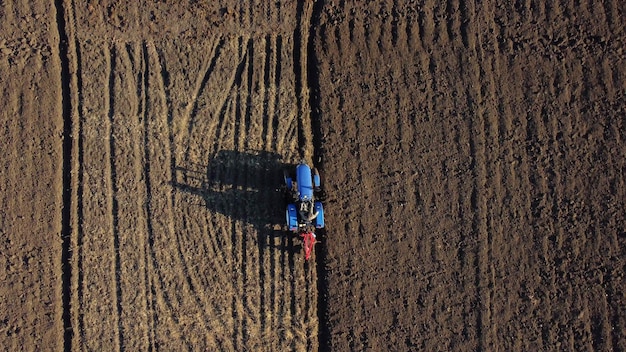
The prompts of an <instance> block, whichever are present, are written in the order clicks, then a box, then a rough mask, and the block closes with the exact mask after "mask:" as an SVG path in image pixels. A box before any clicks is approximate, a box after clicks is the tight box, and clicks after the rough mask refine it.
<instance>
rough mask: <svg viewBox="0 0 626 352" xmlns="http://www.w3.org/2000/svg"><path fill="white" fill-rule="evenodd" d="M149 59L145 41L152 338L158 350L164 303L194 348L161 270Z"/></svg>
mask: <svg viewBox="0 0 626 352" xmlns="http://www.w3.org/2000/svg"><path fill="white" fill-rule="evenodd" d="M149 58H150V55H149V52H148V46H147V45H146V44H145V43H144V44H143V45H142V61H143V65H144V75H143V77H144V81H143V91H145V95H144V101H145V105H144V106H145V110H144V116H143V162H144V170H143V174H144V180H145V181H144V183H145V194H146V202H145V209H144V211H145V219H146V221H145V222H146V230H147V235H148V241H147V250H146V251H147V252H148V253H149V255H148V256H146V257H147V258H148V257H149V258H150V259H147V260H148V261H149V263H148V264H149V265H146V271H147V273H148V275H149V276H148V278H147V281H148V282H150V292H151V295H152V302H148V306H149V307H152V309H153V311H154V315H153V322H152V323H153V331H154V333H153V336H154V337H153V339H154V340H155V343H154V345H153V346H154V348H155V349H159V347H160V344H159V337H158V330H157V322H158V321H159V318H158V309H157V308H158V305H159V304H164V305H165V306H166V308H167V312H168V313H169V316H170V318H171V319H172V321H173V322H174V324H175V327H176V328H178V329H179V334H178V335H179V336H180V339H181V340H182V343H183V344H184V346H185V347H186V349H187V350H188V351H192V350H193V346H192V344H191V342H190V341H189V340H188V339H187V338H186V337H185V335H184V334H182V333H181V331H180V328H179V326H180V320H179V318H178V317H177V316H176V315H175V314H174V312H175V311H177V309H175V308H174V303H173V299H172V297H170V294H168V290H167V285H166V282H165V278H164V275H163V273H162V272H161V270H160V264H159V260H158V252H157V249H156V241H157V237H156V231H155V220H154V219H155V216H154V214H155V213H154V208H156V207H155V205H153V199H156V198H155V197H153V194H152V190H153V188H152V187H153V186H152V185H153V180H152V177H153V176H152V170H151V165H152V161H151V159H152V155H151V141H152V140H153V139H155V138H158V134H156V135H154V136H153V134H152V126H151V122H152V123H154V122H153V121H151V114H150V112H149V111H150V106H151V105H150V104H151V100H150V99H149V98H148V97H149V96H150V94H149V91H150V90H149V87H150V84H149V79H150V76H151V75H152V70H151V67H150V63H151V60H149ZM151 273H154V274H155V275H156V277H154V278H153V277H152V274H151Z"/></svg>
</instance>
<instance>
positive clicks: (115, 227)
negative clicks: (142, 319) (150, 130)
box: [107, 44, 124, 351]
mask: <svg viewBox="0 0 626 352" xmlns="http://www.w3.org/2000/svg"><path fill="white" fill-rule="evenodd" d="M109 54H110V64H111V66H110V71H109V82H108V84H109V86H108V97H109V102H108V103H109V104H108V112H107V117H108V129H109V136H110V137H109V145H108V154H109V165H108V166H109V170H108V171H109V178H110V182H111V192H110V194H109V196H110V199H109V202H110V203H111V211H112V216H111V224H110V226H111V229H112V232H113V257H114V267H113V270H114V277H115V280H114V281H115V284H114V285H115V287H114V293H115V294H114V298H113V299H114V301H115V308H116V312H117V317H116V320H117V350H118V351H124V331H123V327H122V283H121V280H122V279H121V262H120V228H119V217H120V214H119V204H118V185H117V172H116V165H115V164H116V159H115V157H116V146H115V139H116V137H115V134H116V130H115V121H114V120H115V113H116V111H115V109H116V105H115V104H116V100H115V92H116V91H115V88H116V87H115V75H116V74H117V72H116V66H117V63H116V61H117V59H118V55H117V48H116V45H115V44H112V47H111V49H110V50H109Z"/></svg>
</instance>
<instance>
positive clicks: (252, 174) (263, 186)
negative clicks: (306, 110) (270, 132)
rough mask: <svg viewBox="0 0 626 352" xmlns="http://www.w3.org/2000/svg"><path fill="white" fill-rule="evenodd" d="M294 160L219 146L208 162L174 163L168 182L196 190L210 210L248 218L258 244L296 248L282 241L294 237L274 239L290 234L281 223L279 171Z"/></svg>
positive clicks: (183, 189) (184, 189)
mask: <svg viewBox="0 0 626 352" xmlns="http://www.w3.org/2000/svg"><path fill="white" fill-rule="evenodd" d="M295 166H296V165H295V164H288V163H284V162H282V161H281V156H280V155H279V154H276V153H272V152H266V151H247V152H240V151H234V150H220V151H219V152H218V153H216V154H215V155H214V156H213V157H212V158H211V159H210V160H209V162H208V164H207V165H200V164H191V165H185V166H176V167H175V170H174V172H175V174H174V175H173V180H172V183H171V184H172V186H173V187H174V188H175V189H176V190H178V191H181V192H185V193H189V194H192V195H195V196H198V197H199V198H200V199H201V200H202V205H203V206H205V207H207V208H208V209H209V210H210V211H212V212H217V213H221V214H224V215H226V216H228V217H229V218H231V219H233V220H236V221H243V222H245V223H248V224H251V225H252V226H253V227H254V228H255V229H256V230H257V233H258V234H259V235H258V236H259V238H258V240H259V244H260V246H262V247H263V248H265V247H270V248H277V249H279V250H280V251H284V252H288V253H289V254H296V253H299V252H300V251H301V246H300V245H291V246H288V247H287V246H286V243H293V241H288V242H285V241H276V240H275V239H276V238H282V237H283V236H291V233H289V232H288V231H286V229H285V226H284V223H285V219H284V209H285V205H286V203H285V199H284V197H285V192H284V188H283V171H284V170H291V169H293V168H295ZM276 242H278V243H279V244H274V243H276Z"/></svg>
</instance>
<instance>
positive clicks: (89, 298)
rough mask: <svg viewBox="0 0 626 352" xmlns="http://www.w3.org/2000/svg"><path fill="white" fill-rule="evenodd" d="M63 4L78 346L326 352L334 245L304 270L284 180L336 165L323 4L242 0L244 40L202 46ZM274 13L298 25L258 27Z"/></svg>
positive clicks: (68, 323) (229, 37)
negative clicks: (107, 23) (96, 26)
mask: <svg viewBox="0 0 626 352" xmlns="http://www.w3.org/2000/svg"><path fill="white" fill-rule="evenodd" d="M55 5H56V9H57V14H58V15H57V24H58V31H59V37H60V44H59V55H60V58H61V63H62V65H61V68H62V70H61V71H62V72H61V77H62V88H63V89H62V91H63V116H64V121H65V122H64V144H63V189H64V192H63V203H64V208H63V209H64V210H63V231H62V240H63V243H62V248H63V250H62V258H61V260H62V268H63V275H62V287H63V289H62V292H63V295H62V296H63V302H62V306H63V324H64V331H65V333H64V336H63V340H64V350H66V351H70V350H83V349H101V348H103V347H107V348H110V346H112V345H113V346H116V347H115V349H116V350H118V351H123V350H158V349H172V348H175V349H176V348H180V346H182V347H183V348H186V349H188V350H194V349H198V348H200V349H218V350H242V349H247V350H258V349H264V348H265V349H270V350H285V349H297V350H302V349H307V350H311V349H318V348H321V349H324V348H326V346H327V340H326V336H328V329H327V327H326V322H325V320H324V319H325V317H326V304H325V302H324V299H325V297H326V292H327V290H326V274H325V265H324V253H325V250H324V249H323V247H322V245H323V244H322V245H318V254H317V258H316V261H315V262H310V263H309V262H304V259H303V257H302V255H301V253H300V250H299V246H300V245H299V243H298V240H294V239H293V238H290V237H289V236H284V235H283V234H282V233H281V230H280V228H281V226H280V223H281V222H282V216H281V214H282V212H281V211H280V207H276V206H274V205H278V204H280V199H281V195H280V194H279V193H277V192H276V191H275V188H276V187H277V186H278V182H280V180H281V177H280V175H282V170H283V169H284V168H287V167H290V166H291V165H293V164H294V163H296V162H297V161H299V160H300V159H306V160H308V161H309V162H310V161H313V163H314V164H316V165H317V166H318V167H319V168H322V169H323V164H322V150H321V144H320V142H319V137H320V135H321V132H320V122H319V117H318V116H317V115H316V114H317V111H318V109H317V108H316V107H315V105H314V104H316V103H317V98H316V96H315V94H317V93H318V87H317V86H316V85H317V83H316V82H317V81H316V78H315V75H316V72H315V68H314V67H312V65H313V64H314V62H313V61H312V59H311V57H312V53H313V47H312V43H311V38H310V36H311V35H312V33H310V32H309V30H310V28H311V27H312V26H314V24H315V23H314V22H315V21H316V20H318V19H319V11H320V9H319V4H318V5H315V6H316V7H315V8H314V7H313V5H312V4H308V3H305V2H298V3H297V4H293V8H286V7H283V8H281V7H280V6H281V5H280V4H276V5H271V6H269V5H267V6H265V5H263V6H261V5H253V2H251V3H250V4H249V6H248V5H247V4H246V5H244V4H242V5H241V8H239V9H237V10H235V11H234V12H233V16H234V18H236V21H237V22H238V23H236V24H237V28H240V29H239V30H237V31H235V32H233V31H231V30H226V31H225V32H222V33H220V32H219V31H218V32H217V33H214V34H211V35H209V36H207V37H206V39H202V40H199V39H196V40H195V41H194V40H193V39H192V40H191V42H192V45H189V44H190V43H189V42H185V40H184V39H180V40H173V41H172V40H169V39H160V38H158V37H151V36H144V35H141V36H137V37H134V38H130V37H128V38H126V39H120V38H119V37H117V36H116V35H115V33H113V34H111V36H112V38H111V37H109V36H108V35H104V36H102V34H103V33H101V32H92V31H84V30H83V29H84V28H86V27H85V26H86V22H83V21H84V20H85V19H86V18H87V17H88V14H87V13H84V12H83V11H85V10H84V9H81V8H78V7H76V6H75V5H74V3H73V2H68V1H62V0H57V1H56V2H55ZM272 6H276V7H272ZM259 9H261V10H262V11H264V12H265V14H267V15H269V17H270V19H271V21H275V22H277V23H279V24H281V23H282V26H283V27H282V28H287V30H281V31H279V32H273V31H259V30H258V29H255V28H256V27H255V23H256V22H255V18H256V17H257V15H258V13H254V14H253V12H255V11H260V10H259ZM109 10H110V11H113V10H114V9H112V8H110V9H109ZM127 10H128V11H130V12H132V11H138V12H143V11H145V10H146V9H135V10H133V9H127ZM220 11H221V10H220ZM109 14H111V12H109ZM281 21H284V22H281ZM289 21H291V23H292V27H291V30H289V25H286V24H285V23H289ZM241 28H243V30H241ZM246 28H250V31H247V30H246ZM277 215H278V216H277ZM322 236H323V234H322ZM322 242H323V239H322Z"/></svg>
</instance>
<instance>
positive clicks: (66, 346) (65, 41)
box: [54, 0, 76, 351]
mask: <svg viewBox="0 0 626 352" xmlns="http://www.w3.org/2000/svg"><path fill="white" fill-rule="evenodd" d="M54 7H55V10H56V24H57V31H58V34H59V44H58V50H59V60H60V62H61V97H62V98H61V99H62V114H63V143H62V150H63V161H62V163H63V177H62V178H63V181H62V183H63V192H62V200H63V210H62V214H61V248H62V249H61V269H62V274H61V305H62V309H63V313H62V320H63V328H64V331H63V350H64V351H70V350H71V349H72V337H73V330H72V315H71V309H72V307H71V301H72V297H71V296H72V294H71V293H72V253H71V249H72V248H71V247H72V239H73V233H74V232H73V229H72V221H73V214H72V209H73V206H74V204H73V200H74V198H73V197H72V196H73V194H72V190H73V187H72V182H73V178H72V170H74V168H75V167H74V165H75V163H76V161H75V160H74V158H75V152H74V149H73V148H72V146H73V144H74V142H73V138H72V133H73V131H74V128H75V127H74V121H73V117H74V114H73V112H72V108H73V107H72V92H71V90H70V87H71V82H72V76H71V73H70V53H69V43H70V42H69V38H68V31H67V28H66V22H65V8H64V4H63V0H55V2H54Z"/></svg>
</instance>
